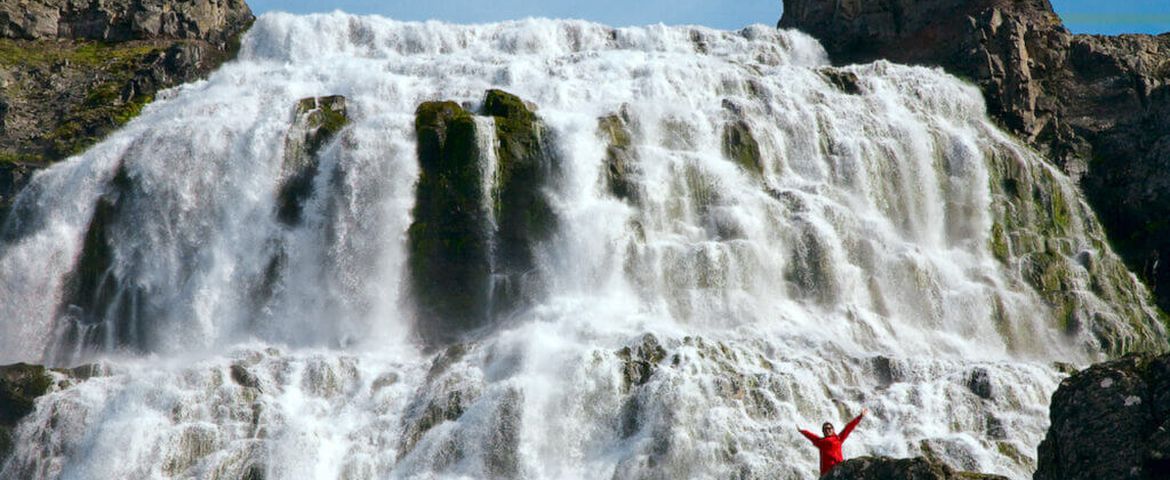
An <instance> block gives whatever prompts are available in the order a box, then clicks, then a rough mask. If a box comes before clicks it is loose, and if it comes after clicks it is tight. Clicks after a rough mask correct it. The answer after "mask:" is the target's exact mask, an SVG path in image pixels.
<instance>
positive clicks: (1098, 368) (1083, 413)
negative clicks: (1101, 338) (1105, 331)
mask: <svg viewBox="0 0 1170 480" xmlns="http://www.w3.org/2000/svg"><path fill="white" fill-rule="evenodd" d="M1049 416H1050V418H1051V421H1052V425H1051V427H1049V429H1048V435H1047V436H1045V438H1044V441H1043V442H1041V443H1040V448H1039V459H1038V468H1037V471H1036V475H1035V477H1034V478H1036V479H1037V480H1050V479H1051V480H1056V479H1060V480H1079V479H1086V480H1087V479H1099V478H1116V479H1135V480H1153V479H1163V478H1170V448H1168V447H1170V442H1168V441H1167V440H1168V437H1170V433H1168V431H1170V355H1164V356H1161V357H1149V356H1145V357H1143V356H1127V357H1125V358H1121V359H1118V360H1114V361H1111V362H1106V363H1101V364H1097V365H1093V366H1092V367H1089V368H1087V369H1085V370H1083V371H1081V372H1079V373H1076V374H1074V375H1072V376H1070V377H1068V378H1066V379H1065V380H1064V381H1063V382H1061V384H1060V388H1058V389H1057V390H1056V393H1054V394H1053V395H1052V405H1051V410H1050V413H1049Z"/></svg>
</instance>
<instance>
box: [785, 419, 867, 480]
mask: <svg viewBox="0 0 1170 480" xmlns="http://www.w3.org/2000/svg"><path fill="white" fill-rule="evenodd" d="M867 413H869V409H868V408H863V409H861V415H858V416H857V418H854V419H853V420H851V421H850V422H849V423H847V424H845V429H844V430H841V434H840V435H837V434H836V433H835V432H834V430H833V424H832V423H829V422H825V424H824V425H821V431H822V432H823V433H824V434H825V436H824V437H818V436H817V435H816V434H815V433H812V432H810V431H808V430H800V433H801V434H803V435H804V436H805V438H808V441H810V442H812V444H813V445H815V446H816V447H817V450H820V451H821V476H822V477H823V476H825V474H826V473H829V470H832V469H833V467H835V466H837V464H838V463H841V461H842V460H844V457H843V456H842V455H841V444H842V443H845V439H846V438H849V434H850V433H853V429H854V428H857V424H858V423H861V417H864V416H865V414H867ZM797 428H798V429H799V427H797Z"/></svg>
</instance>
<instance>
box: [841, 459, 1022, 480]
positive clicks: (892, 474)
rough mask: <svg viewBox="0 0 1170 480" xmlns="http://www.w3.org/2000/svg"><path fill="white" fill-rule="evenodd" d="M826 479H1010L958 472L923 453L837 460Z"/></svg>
mask: <svg viewBox="0 0 1170 480" xmlns="http://www.w3.org/2000/svg"><path fill="white" fill-rule="evenodd" d="M821 478H822V479H823V480H1007V477H1002V476H999V475H987V474H980V473H972V472H957V471H955V470H954V469H952V468H951V467H948V466H947V465H946V464H943V463H940V462H936V461H932V460H928V459H926V458H923V457H915V458H901V459H895V458H890V457H859V458H854V459H849V460H846V461H844V462H841V463H840V464H838V465H837V466H836V467H835V468H833V470H832V471H830V472H829V473H828V474H827V475H825V476H823V477H821Z"/></svg>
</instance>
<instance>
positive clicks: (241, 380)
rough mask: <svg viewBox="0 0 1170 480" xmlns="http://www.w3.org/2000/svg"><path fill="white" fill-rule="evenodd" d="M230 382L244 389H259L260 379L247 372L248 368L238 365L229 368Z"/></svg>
mask: <svg viewBox="0 0 1170 480" xmlns="http://www.w3.org/2000/svg"><path fill="white" fill-rule="evenodd" d="M230 370H231V377H232V381H233V382H236V385H239V386H241V387H244V388H257V389H258V388H260V379H259V378H256V374H254V373H252V372H250V371H248V368H247V367H245V366H243V365H240V364H238V363H236V364H232V366H231V369H230Z"/></svg>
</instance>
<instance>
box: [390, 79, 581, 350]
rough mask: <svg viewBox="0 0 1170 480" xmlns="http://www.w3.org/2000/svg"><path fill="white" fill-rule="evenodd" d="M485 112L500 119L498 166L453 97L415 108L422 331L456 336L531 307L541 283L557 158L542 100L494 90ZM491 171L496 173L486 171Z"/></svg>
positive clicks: (413, 242)
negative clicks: (489, 162)
mask: <svg viewBox="0 0 1170 480" xmlns="http://www.w3.org/2000/svg"><path fill="white" fill-rule="evenodd" d="M481 113H482V114H483V115H486V116H490V117H492V119H493V123H494V125H495V130H496V131H495V137H496V142H495V152H494V153H495V160H496V163H495V165H494V167H495V169H494V171H489V170H490V169H488V168H484V167H485V166H486V164H485V160H486V159H485V157H483V155H484V154H485V153H487V152H482V151H481V150H480V149H481V147H480V145H479V143H478V139H479V137H478V134H479V133H480V132H477V126H476V125H477V124H476V122H475V118H474V117H473V116H472V114H471V113H470V112H468V111H467V110H464V108H463V107H462V106H460V105H458V104H456V103H453V102H428V103H424V104H422V105H420V106H419V108H418V110H417V111H416V120H415V129H416V132H417V135H418V140H419V143H418V155H419V166H420V170H421V172H420V176H419V182H418V187H417V192H416V197H415V198H416V204H415V210H414V223H413V224H412V225H411V227H410V231H409V235H408V236H409V243H410V266H411V285H412V287H413V292H414V294H415V296H416V300H417V301H418V303H419V307H420V310H421V311H420V313H421V314H422V318H421V319H420V329H419V331H420V333H421V334H422V335H423V336H424V337H425V338H427V339H428V340H430V341H431V342H432V343H449V342H452V341H455V340H457V339H458V338H459V336H460V335H461V334H462V333H463V332H466V331H468V330H473V329H475V328H478V327H481V326H484V325H486V324H488V323H489V321H490V320H491V319H492V318H498V317H502V316H505V315H507V314H509V313H511V312H513V311H515V310H516V309H518V308H521V307H523V306H524V305H526V304H527V301H528V300H529V299H531V298H532V297H535V296H538V295H539V294H540V292H541V291H542V289H543V283H542V282H541V281H540V280H539V275H538V273H539V272H538V270H537V268H536V260H535V247H536V244H537V243H539V242H541V241H544V240H545V239H547V238H548V236H549V235H551V234H552V232H553V230H554V228H555V226H556V214H555V213H554V211H553V208H552V205H551V204H550V203H549V199H548V198H547V197H546V195H545V191H546V190H548V189H549V188H550V186H551V185H552V182H553V179H554V174H555V172H556V170H557V168H558V164H559V160H558V156H557V155H556V154H555V153H554V152H553V151H552V149H551V148H550V146H549V145H551V143H550V142H548V139H547V138H546V136H547V135H549V133H548V132H547V131H546V128H545V126H544V124H543V122H542V121H541V120H540V118H539V117H538V116H537V115H536V113H535V107H534V106H532V105H531V104H529V103H527V102H524V101H523V100H521V99H520V98H519V97H516V96H515V95H512V94H509V93H507V92H504V91H501V90H489V91H488V92H487V94H486V96H485V98H484V102H483V107H482V111H481ZM485 175H490V176H488V177H485Z"/></svg>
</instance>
